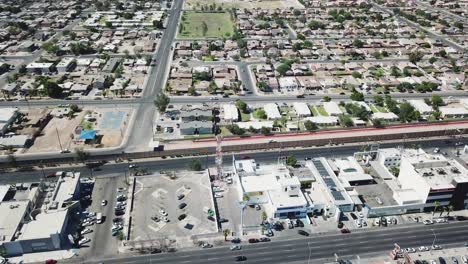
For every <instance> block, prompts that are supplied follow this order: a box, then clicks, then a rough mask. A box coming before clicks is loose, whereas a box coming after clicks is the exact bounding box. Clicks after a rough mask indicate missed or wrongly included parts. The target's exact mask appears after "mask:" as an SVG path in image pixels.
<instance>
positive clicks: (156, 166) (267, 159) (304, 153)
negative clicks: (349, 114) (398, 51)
mask: <svg viewBox="0 0 468 264" xmlns="http://www.w3.org/2000/svg"><path fill="white" fill-rule="evenodd" d="M446 140H447V139H431V140H425V139H421V140H419V141H408V142H400V141H398V142H391V143H382V144H380V148H389V147H398V146H402V145H404V146H405V147H410V146H411V145H413V144H415V143H416V144H418V145H420V146H421V147H422V148H426V149H429V151H430V149H432V148H435V147H439V148H440V149H441V151H442V152H444V151H445V152H448V153H450V152H451V150H452V151H453V147H454V143H455V142H456V141H455V140H453V139H452V140H451V144H446ZM457 141H461V142H463V143H468V139H461V140H457ZM369 143H370V144H372V143H373V142H369ZM363 145H365V144H361V145H340V146H331V147H330V146H325V147H318V148H308V149H293V150H282V151H280V150H276V151H269V152H266V151H259V152H249V153H243V154H237V155H236V158H240V157H242V156H249V157H251V158H254V159H255V160H257V161H258V162H260V163H272V162H276V161H277V159H278V156H279V155H288V154H291V155H294V156H295V157H296V159H298V160H303V159H304V158H306V157H321V156H323V157H333V156H349V155H353V153H354V152H356V151H360V150H361V149H362V146H363ZM192 159H198V160H200V161H201V163H202V164H203V165H204V166H205V167H207V166H213V165H214V164H215V157H214V156H199V157H188V158H175V159H172V158H170V157H168V158H166V159H162V158H158V159H154V160H151V161H142V162H133V161H132V162H131V163H136V164H137V165H138V166H139V167H140V168H145V169H147V170H148V171H149V172H151V171H160V170H166V171H167V170H179V169H188V165H187V164H188V161H190V160H192ZM231 160H232V156H231V155H230V154H227V153H226V154H224V164H225V166H230V164H229V163H230V161H231ZM129 163H130V162H128V161H127V162H122V163H112V164H107V165H103V166H101V167H100V168H99V170H97V171H93V172H91V171H90V169H88V168H87V167H84V166H82V165H77V166H71V167H69V168H67V169H68V170H75V171H79V172H81V173H82V175H83V177H88V176H93V177H117V176H122V174H124V172H125V171H126V170H128V165H129ZM61 170H62V171H63V170H64V168H60V167H57V168H47V169H44V173H42V171H41V170H34V171H19V172H9V173H3V174H2V175H1V176H0V184H2V183H16V182H34V181H38V180H39V179H40V178H41V177H42V176H43V175H47V173H48V172H56V171H61Z"/></svg>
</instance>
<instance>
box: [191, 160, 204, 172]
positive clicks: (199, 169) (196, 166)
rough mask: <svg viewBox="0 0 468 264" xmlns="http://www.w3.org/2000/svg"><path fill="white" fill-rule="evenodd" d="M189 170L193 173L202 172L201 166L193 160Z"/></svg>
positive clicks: (197, 161)
mask: <svg viewBox="0 0 468 264" xmlns="http://www.w3.org/2000/svg"><path fill="white" fill-rule="evenodd" d="M189 168H190V169H191V170H193V171H201V170H202V165H201V162H200V161H199V160H196V159H193V160H191V161H190V163H189Z"/></svg>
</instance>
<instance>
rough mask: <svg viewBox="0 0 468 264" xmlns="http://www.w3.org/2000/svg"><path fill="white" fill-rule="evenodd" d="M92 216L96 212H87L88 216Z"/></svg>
mask: <svg viewBox="0 0 468 264" xmlns="http://www.w3.org/2000/svg"><path fill="white" fill-rule="evenodd" d="M94 216H96V212H90V213H88V217H94Z"/></svg>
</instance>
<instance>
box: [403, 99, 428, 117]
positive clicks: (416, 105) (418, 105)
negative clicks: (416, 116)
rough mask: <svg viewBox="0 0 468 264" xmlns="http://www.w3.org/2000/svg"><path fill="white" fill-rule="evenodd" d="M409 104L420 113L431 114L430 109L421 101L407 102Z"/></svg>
mask: <svg viewBox="0 0 468 264" xmlns="http://www.w3.org/2000/svg"><path fill="white" fill-rule="evenodd" d="M409 103H410V104H411V105H412V106H413V107H414V108H416V110H418V111H419V112H420V113H423V114H424V113H432V107H430V106H429V105H427V104H426V103H425V102H424V101H423V100H409Z"/></svg>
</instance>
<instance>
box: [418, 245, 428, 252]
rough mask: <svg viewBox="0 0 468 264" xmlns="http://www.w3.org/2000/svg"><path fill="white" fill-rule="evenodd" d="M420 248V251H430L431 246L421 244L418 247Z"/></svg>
mask: <svg viewBox="0 0 468 264" xmlns="http://www.w3.org/2000/svg"><path fill="white" fill-rule="evenodd" d="M418 250H419V251H420V252H424V251H429V248H428V247H425V246H420V247H419V248H418Z"/></svg>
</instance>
